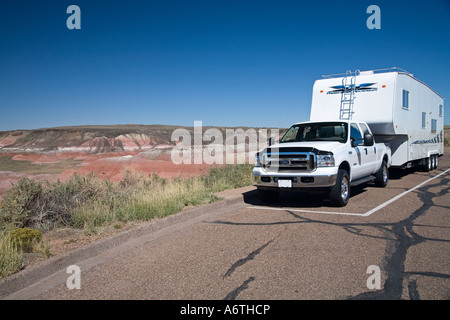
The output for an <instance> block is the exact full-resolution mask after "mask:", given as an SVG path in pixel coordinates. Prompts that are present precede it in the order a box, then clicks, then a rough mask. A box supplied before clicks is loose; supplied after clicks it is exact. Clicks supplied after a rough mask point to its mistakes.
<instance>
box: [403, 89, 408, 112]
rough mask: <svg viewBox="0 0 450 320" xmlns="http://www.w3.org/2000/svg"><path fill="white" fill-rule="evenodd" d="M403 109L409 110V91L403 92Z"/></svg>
mask: <svg viewBox="0 0 450 320" xmlns="http://www.w3.org/2000/svg"><path fill="white" fill-rule="evenodd" d="M402 107H403V108H405V109H409V91H406V90H403V99H402Z"/></svg>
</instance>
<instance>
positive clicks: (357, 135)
mask: <svg viewBox="0 0 450 320" xmlns="http://www.w3.org/2000/svg"><path fill="white" fill-rule="evenodd" d="M350 139H352V140H353V141H355V142H356V143H357V144H358V145H362V144H363V138H362V135H361V131H359V128H358V126H357V125H356V123H352V124H351V125H350Z"/></svg>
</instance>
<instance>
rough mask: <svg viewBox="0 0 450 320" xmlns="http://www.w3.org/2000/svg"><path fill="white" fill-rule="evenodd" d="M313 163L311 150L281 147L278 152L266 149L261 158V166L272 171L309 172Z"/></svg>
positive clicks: (313, 165) (313, 157)
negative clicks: (301, 150)
mask: <svg viewBox="0 0 450 320" xmlns="http://www.w3.org/2000/svg"><path fill="white" fill-rule="evenodd" d="M315 163H316V161H315V154H314V153H313V152H300V151H295V150H283V149H282V148H280V149H279V151H278V152H275V150H273V152H272V150H268V152H267V153H265V154H264V158H263V167H264V168H265V169H266V170H267V171H272V172H299V171H301V172H311V171H313V170H314V169H315V168H316V166H315Z"/></svg>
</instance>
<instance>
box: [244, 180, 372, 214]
mask: <svg viewBox="0 0 450 320" xmlns="http://www.w3.org/2000/svg"><path fill="white" fill-rule="evenodd" d="M370 187H371V185H370V184H363V185H359V186H355V187H352V188H351V191H350V198H351V197H355V196H357V195H360V194H363V193H365V192H367V188H370ZM242 196H243V199H244V202H245V203H247V204H249V205H253V206H270V207H280V208H281V207H291V208H320V207H334V206H333V205H332V204H331V202H330V200H329V197H328V193H327V192H318V191H315V192H301V191H286V192H281V193H280V195H279V197H278V199H277V200H276V201H273V202H270V203H265V202H263V201H261V200H260V199H259V198H258V195H257V191H256V190H252V191H248V192H245V193H243V194H242Z"/></svg>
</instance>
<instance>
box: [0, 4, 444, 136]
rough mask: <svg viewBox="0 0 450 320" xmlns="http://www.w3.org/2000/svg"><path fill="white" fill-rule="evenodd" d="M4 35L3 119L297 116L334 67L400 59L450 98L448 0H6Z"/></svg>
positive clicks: (21, 124) (285, 120) (273, 123)
mask: <svg viewBox="0 0 450 320" xmlns="http://www.w3.org/2000/svg"><path fill="white" fill-rule="evenodd" d="M72 4H75V5H78V6H79V7H80V9H81V30H69V29H68V28H67V27H66V20H67V18H68V17H69V16H70V14H67V13H66V9H67V7H68V6H69V5H72ZM372 4H375V5H378V6H379V7H380V9H381V29H380V30H369V29H368V28H367V27H366V20H367V19H368V17H369V16H370V15H369V14H367V13H366V9H367V7H368V6H369V5H372ZM0 40H1V41H0V131H2V130H13V129H33V128H42V127H54V126H67V125H89V124H128V123H136V124H170V125H179V126H192V125H193V124H194V121H196V120H201V121H203V125H204V126H206V125H213V126H258V127H259V126H261V127H262V126H270V127H287V126H289V125H291V124H292V123H293V122H297V121H305V120H308V119H309V108H310V104H311V93H312V86H313V83H314V81H315V80H316V79H318V78H320V77H321V75H322V74H332V73H341V72H345V71H346V70H355V69H359V70H370V69H379V68H386V67H394V66H396V67H400V68H403V69H406V70H408V71H409V72H411V73H413V74H414V75H415V76H416V77H417V78H419V79H420V80H422V81H424V82H425V83H427V84H428V85H430V86H431V87H432V88H433V89H435V90H436V91H437V92H438V93H439V94H440V95H441V96H443V97H444V98H447V99H448V98H450V80H449V79H450V1H449V0H429V1H426V2H425V1H403V0H396V1H393V0H390V1H378V0H377V1H375V0H370V1H366V0H359V1H358V0H353V1H348V0H347V1H346V0H342V1H282V0H281V1H265V0H258V1H256V0H254V1H248V0H239V1H234V0H220V1H219V0H209V1H197V0H189V1H188V0H184V1H172V0H159V1H155V0H146V1H137V0H129V1H103V0H96V1H92V0H90V1H85V0H70V1H64V0H58V1H47V0H40V1H17V0H2V1H1V2H0ZM446 105H448V102H446ZM445 109H446V111H447V112H446V113H445V123H446V124H450V112H449V111H448V108H447V107H446V108H445Z"/></svg>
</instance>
